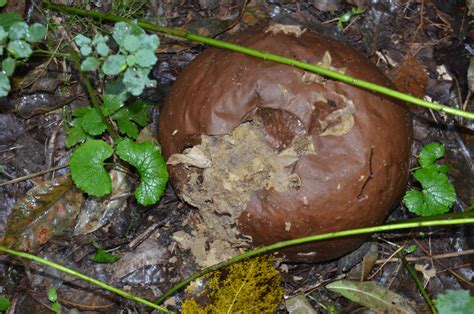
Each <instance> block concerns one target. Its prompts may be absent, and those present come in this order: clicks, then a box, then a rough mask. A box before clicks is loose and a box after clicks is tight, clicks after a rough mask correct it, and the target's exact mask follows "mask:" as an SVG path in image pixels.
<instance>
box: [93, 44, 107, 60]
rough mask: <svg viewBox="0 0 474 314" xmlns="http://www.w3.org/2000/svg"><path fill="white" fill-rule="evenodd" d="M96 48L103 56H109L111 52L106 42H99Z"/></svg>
mask: <svg viewBox="0 0 474 314" xmlns="http://www.w3.org/2000/svg"><path fill="white" fill-rule="evenodd" d="M95 50H96V51H97V53H98V54H99V55H100V56H102V57H107V56H108V55H109V52H110V49H109V46H107V44H106V43H98V44H97V46H96V47H95Z"/></svg>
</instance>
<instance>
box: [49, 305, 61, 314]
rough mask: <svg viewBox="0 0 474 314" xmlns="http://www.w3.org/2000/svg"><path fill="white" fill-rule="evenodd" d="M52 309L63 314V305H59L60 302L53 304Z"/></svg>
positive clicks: (58, 313) (57, 313)
mask: <svg viewBox="0 0 474 314" xmlns="http://www.w3.org/2000/svg"><path fill="white" fill-rule="evenodd" d="M51 309H52V310H53V312H54V313H56V314H61V304H59V303H58V302H55V303H53V304H51Z"/></svg>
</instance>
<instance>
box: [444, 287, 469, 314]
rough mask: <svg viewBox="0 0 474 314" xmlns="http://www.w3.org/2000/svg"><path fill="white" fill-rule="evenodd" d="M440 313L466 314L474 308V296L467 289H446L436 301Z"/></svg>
mask: <svg viewBox="0 0 474 314" xmlns="http://www.w3.org/2000/svg"><path fill="white" fill-rule="evenodd" d="M435 304H436V309H437V310H438V313H439V314H466V313H472V312H473V310H474V297H473V296H470V295H469V291H467V290H446V291H445V292H444V293H442V294H440V295H438V298H437V299H436V301H435Z"/></svg>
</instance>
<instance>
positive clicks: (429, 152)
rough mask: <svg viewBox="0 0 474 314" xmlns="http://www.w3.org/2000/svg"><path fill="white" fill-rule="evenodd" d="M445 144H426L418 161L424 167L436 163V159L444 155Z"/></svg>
mask: <svg viewBox="0 0 474 314" xmlns="http://www.w3.org/2000/svg"><path fill="white" fill-rule="evenodd" d="M444 153H445V150H444V146H443V145H441V144H439V143H430V144H427V145H425V147H423V149H422V150H421V152H420V155H419V156H418V162H419V163H420V166H421V167H422V168H424V167H428V166H430V165H432V164H434V163H435V161H436V160H438V159H440V158H441V157H443V156H444Z"/></svg>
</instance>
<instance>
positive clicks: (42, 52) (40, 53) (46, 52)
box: [33, 49, 70, 59]
mask: <svg viewBox="0 0 474 314" xmlns="http://www.w3.org/2000/svg"><path fill="white" fill-rule="evenodd" d="M33 54H34V55H37V56H48V57H60V58H66V59H68V58H70V54H68V53H61V52H54V51H49V50H43V49H35V50H33Z"/></svg>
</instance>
